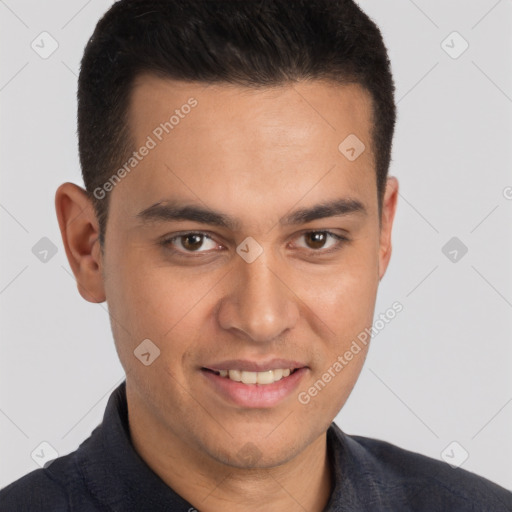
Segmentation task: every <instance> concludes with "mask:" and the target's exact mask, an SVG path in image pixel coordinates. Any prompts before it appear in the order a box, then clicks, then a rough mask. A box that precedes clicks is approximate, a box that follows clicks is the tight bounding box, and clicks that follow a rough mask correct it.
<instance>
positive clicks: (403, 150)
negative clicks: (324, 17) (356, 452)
mask: <svg viewBox="0 0 512 512" xmlns="http://www.w3.org/2000/svg"><path fill="white" fill-rule="evenodd" d="M110 5H111V2H109V1H105V0H89V1H87V2H85V1H84V2H82V1H74V2H71V1H69V0H68V1H64V0H60V1H56V0H52V1H46V2H40V1H36V0H32V1H15V0H0V34H1V36H0V38H1V44H0V58H1V62H2V65H1V67H0V101H1V109H2V117H1V127H0V129H1V138H0V144H1V153H0V154H1V167H0V173H1V174H0V177H1V188H0V229H1V233H2V243H1V246H0V258H1V259H0V263H1V275H0V301H1V302H0V304H1V306H0V307H1V310H0V311H1V350H0V354H1V355H0V357H1V359H0V431H1V435H0V461H2V463H1V468H0V487H2V486H4V485H6V484H8V483H10V482H11V481H13V480H14V479H17V478H19V477H20V476H22V475H24V474H26V473H27V472H29V471H31V470H33V469H36V468H38V467H39V466H38V465H37V463H36V461H35V460H36V458H35V457H34V459H33V458H32V457H31V454H32V453H33V452H34V450H36V453H38V452H37V450H41V449H43V448H41V447H40V443H41V442H43V441H45V442H47V443H49V444H50V445H51V446H53V447H54V448H55V450H56V451H57V452H58V454H59V455H63V454H66V453H69V452H70V451H73V450H74V449H76V448H77V447H78V445H79V444H80V443H81V442H82V441H83V440H84V439H86V438H87V437H88V436H89V435H90V433H91V431H92V430H93V428H94V427H96V425H97V424H98V423H99V422H100V421H101V419H102V415H103V411H104V408H105V405H106V402H107V399H108V396H109V394H110V393H111V391H112V390H113V388H114V387H115V386H117V385H118V384H119V383H120V382H121V381H122V379H123V370H122V367H121V365H120V363H119V362H118V359H117V354H116V352H115V349H114V344H113V340H112V337H111V331H110V324H109V320H108V314H107V306H106V304H105V303H104V304H90V303H88V302H85V301H84V300H83V299H82V298H81V297H80V295H79V294H78V291H77V289H76V284H75V280H74V277H73V275H72V273H71V270H70V267H69V265H68V262H67V259H66V256H65V253H64V248H63V245H62V242H61V237H60V233H59V230H58V224H57V219H56V215H55V208H54V195H55V190H56V188H57V187H58V185H59V184H60V183H62V182H64V181H73V182H75V183H77V184H79V185H82V181H81V176H80V169H79V164H78V156H77V141H76V121H75V120H76V100H75V92H76V80H77V74H78V69H79V61H80V58H81V54H82V51H83V47H84V45H85V43H86V41H87V39H88V38H89V36H90V35H91V33H92V31H93V28H94V25H95V24H96V22H97V21H98V19H99V17H100V16H101V15H102V14H103V13H104V12H105V11H106V9H107V8H108V7H109V6H110ZM360 5H361V7H362V8H363V9H364V10H365V11H366V12H367V13H368V14H369V15H370V16H371V17H372V18H373V19H374V20H375V21H376V22H377V24H378V25H379V26H380V28H381V30H382V31H383V34H384V38H385V41H386V44H387V46H388V48H389V51H390V58H391V61H392V66H393V71H394V74H395V80H396V85H397V95H396V98H397V102H398V109H399V118H398V126H397V133H396V138H395V142H394V151H393V163H392V167H391V171H390V172H391V174H392V175H394V176H397V177H398V179H399V181H400V185H401V188H400V199H399V205H398V211H397V216H396V222H395V228H394V235H393V242H394V249H393V256H392V259H391V263H390V266H389V268H388V271H387V274H386V276H385V277H384V279H383V280H382V282H381V287H380V290H379V295H378V300H377V306H376V317H378V314H379V313H380V312H384V311H386V310H387V309H388V308H389V307H390V306H391V304H392V303H393V302H394V301H396V300H398V301H400V302H401V303H402V304H403V306H404V310H403V311H402V312H401V313H400V314H399V315H397V317H396V318H395V319H394V320H393V321H392V322H391V323H390V324H388V325H387V326H386V327H385V329H383V330H382V331H380V332H379V334H378V335H377V336H376V337H375V338H374V340H373V342H372V346H371V349H370V353H369V356H368V359H367V362H366V364H365V366H364V369H363V371H362V374H361V377H360V379H359V381H358V383H357V384H356V387H355V389H354V391H353V393H352V395H351V397H350V398H349V400H348V402H347V404H346V406H345V407H344V409H343V410H342V412H341V413H340V414H339V416H338V417H337V422H338V424H339V425H340V426H341V428H343V429H344V430H345V431H346V432H347V433H351V434H360V435H365V436H370V437H376V438H380V439H384V440H387V441H390V442H392V443H394V444H397V445H399V446H401V447H404V448H407V449H409V450H413V451H417V452H420V453H424V454H426V455H428V456H430V457H434V458H437V459H443V456H442V454H443V453H444V454H445V459H446V457H447V456H448V457H451V460H452V461H458V462H459V463H460V461H461V460H462V459H463V458H464V455H465V453H466V452H467V453H468V454H469V457H468V458H467V460H465V461H464V462H463V464H462V467H463V468H465V469H468V470H470V471H473V472H476V473H478V474H480V475H483V476H485V477H487V478H489V479H490V480H493V481H495V482H497V483H499V484H500V485H502V486H504V487H507V488H509V489H512V436H511V435H510V433H511V432H512V429H511V427H512V380H511V369H512V350H511V343H510V341H511V334H512V322H511V318H512V315H511V313H512V275H511V274H512V272H511V262H512V236H511V229H510V226H511V220H512V175H511V172H510V169H511V162H512V155H511V151H512V149H511V147H512V144H511V135H512V127H511V124H512V59H511V55H512V53H511V49H512V48H511V47H512V37H511V34H512V1H511V0H501V1H496V0H478V1H476V0H472V1H471V2H468V1H467V0H451V1H445V0H435V1H433V0H428V1H427V0H416V1H412V0H386V1H382V0H361V1H360ZM43 31H46V32H48V33H49V34H51V37H52V38H54V39H55V40H56V41H57V42H58V48H57V49H56V51H55V52H54V53H53V54H52V55H50V56H49V57H48V58H45V59H44V58H42V57H41V56H40V55H39V54H38V53H36V51H34V50H33V49H32V47H31V43H32V41H35V43H34V44H38V45H39V47H42V46H43V45H44V50H45V51H48V50H49V49H51V40H50V39H49V38H48V36H39V34H41V32H43ZM454 31H457V32H458V33H459V34H460V35H461V36H462V37H463V38H464V40H466V41H467V42H468V43H469V48H468V49H467V50H466V51H465V52H464V53H463V54H462V55H460V56H458V58H453V56H454V55H456V54H457V53H459V51H460V50H461V49H463V41H462V40H461V39H460V38H458V36H450V37H448V36H449V35H450V34H451V33H452V32H454ZM42 37H46V39H45V40H44V41H43V42H41V38H42ZM447 37H448V39H447ZM445 40H446V42H445V43H444V44H442V42H443V41H445ZM42 50H43V48H39V51H42ZM447 51H448V53H451V54H452V56H450V55H449V54H448V53H447ZM43 237H47V238H48V239H49V240H50V241H51V242H52V243H53V244H54V245H55V248H56V251H57V252H56V254H55V255H53V256H52V253H51V252H49V253H48V254H47V256H46V261H45V262H44V261H41V260H40V258H41V257H43V256H42V254H43V253H41V252H40V251H41V250H42V249H41V247H42V248H44V247H45V245H44V244H48V242H47V241H43V242H39V241H40V239H41V238H43ZM452 237H457V239H458V240H459V241H456V242H455V243H456V244H459V249H460V243H461V242H462V243H463V244H464V245H465V246H466V247H467V248H468V252H467V254H465V255H464V256H462V257H461V255H462V252H461V251H460V250H458V249H456V250H458V253H457V260H456V261H455V262H454V261H451V260H450V259H449V257H447V256H446V255H445V254H444V253H443V251H442V248H443V247H444V246H445V244H446V243H447V242H448V241H449V240H450V239H451V238H452ZM38 242H39V243H40V244H43V245H41V246H39V245H37V246H36V244H37V243H38ZM34 246H36V249H34V252H35V253H36V254H34V252H33V247H34ZM449 250H452V248H451V247H450V248H449ZM445 252H447V253H448V251H447V250H445ZM37 254H38V255H39V256H36V255H37ZM448 256H450V255H449V254H448ZM450 257H451V258H453V257H454V253H452V256H450ZM453 441H456V442H457V443H458V444H457V445H451V447H450V448H448V449H447V450H446V448H447V447H448V446H449V445H450V444H451V443H452V442H453ZM44 449H46V450H48V449H47V448H44ZM446 454H448V455H446Z"/></svg>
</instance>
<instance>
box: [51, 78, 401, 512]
mask: <svg viewBox="0 0 512 512" xmlns="http://www.w3.org/2000/svg"><path fill="white" fill-rule="evenodd" d="M190 97H194V98H195V99H197V101H198V104H197V106H196V107H195V108H194V109H192V110H191V112H190V113H189V114H188V115H186V116H185V117H184V118H183V119H181V120H180V123H179V124H178V125H177V126H175V127H174V129H173V131H172V132H171V133H170V134H169V135H166V136H165V137H164V138H163V140H162V141H161V142H159V143H158V145H157V146H156V148H154V149H152V150H151V151H150V152H149V154H148V155H147V156H146V157H145V158H144V159H143V160H142V161H141V162H140V163H139V164H138V166H137V167H136V168H135V169H134V170H132V171H131V172H130V174H128V175H127V176H126V177H125V178H124V179H122V180H121V182H120V183H119V184H117V185H116V186H115V188H114V189H113V190H112V191H111V192H109V193H110V194H111V196H110V207H109V217H108V223H107V230H106V239H105V240H106V242H105V243H106V245H105V254H104V255H103V254H102V252H101V251H100V246H99V241H98V223H97V219H96V217H95V215H94V211H93V209H92V204H91V202H90V201H89V200H88V198H87V195H86V193H85V191H84V190H83V189H82V188H80V187H78V186H76V185H74V184H73V183H64V184H62V185H61V186H60V187H59V188H58V190H57V193H56V197H55V204H56V210H57V216H58V220H59V226H60V229H61V233H62V238H63V242H64V246H65V249H66V254H67V257H68V260H69V263H70V266H71V268H72V270H73V272H74V275H75V277H76V280H77V285H78V290H79V292H80V294H81V295H82V297H83V298H84V299H86V300H88V301H90V302H102V301H105V300H106V301H107V302H108V307H109V312H110V315H111V324H112V332H113V336H114V340H115V345H116V349H117V352H118V354H119V358H120V361H121V363H122V365H123V367H124V369H125V371H126V374H127V376H126V380H127V400H128V410H129V424H130V433H131V437H132V441H133V444H134V447H135V449H136V450H137V452H138V453H139V454H140V455H141V457H142V458H143V459H144V460H145V461H146V463H147V464H148V465H149V466H150V467H151V468H152V469H153V471H155V473H156V474H158V475H159V476H160V477H161V479H162V480H163V481H164V482H166V483H167V484H168V485H169V486H171V487H172V488H173V489H174V490H175V491H176V492H177V493H178V494H180V495H181V496H182V497H184V498H185V499H186V500H188V501H189V502H190V503H191V504H192V505H194V506H195V507H196V508H199V509H200V510H204V511H210V512H213V511H220V510H222V511H224V510H226V507H227V509H229V510H234V509H235V508H233V507H236V510H239V511H260V510H262V511H263V510H290V511H295V510H300V511H303V510H308V511H321V510H322V509H323V508H324V506H325V505H326V504H327V501H328V499H329V495H330V493H331V490H332V475H331V472H330V468H329V464H328V460H327V452H326V430H327V428H328V427H329V425H330V424H331V422H332V421H333V419H334V418H335V416H336V415H337V413H338V412H339V411H340V409H341V407H342V406H343V405H344V404H345V402H346V400H347V398H348V396H349V394H350V392H351V391H352V389H353V387H354V385H355V383H356V380H357V378H358V376H359V374H360V372H361V368H362V365H363V363H364V360H365V358H366V354H367V349H368V347H362V350H361V351H360V352H359V353H358V354H357V355H356V356H354V358H353V359H352V360H351V361H350V363H349V364H348V365H347V366H346V367H344V368H343V370H342V371H341V372H340V373H339V374H337V376H336V377H335V378H333V379H332V380H331V382H330V383H329V384H328V385H327V386H325V388H324V389H323V390H322V391H321V392H319V393H318V395H317V396H315V397H314V398H312V399H311V401H310V402H309V403H308V404H302V403H300V402H299V400H298V399H297V395H298V393H299V392H300V391H305V390H307V389H308V388H309V387H310V386H312V385H313V384H314V383H315V381H317V380H318V379H319V378H321V376H322V374H323V373H324V372H326V371H327V369H328V368H329V367H331V366H332V365H333V363H334V362H335V361H336V360H337V357H338V356H339V355H343V354H344V353H345V352H346V350H348V349H349V347H350V345H351V343H352V341H353V340H354V339H356V337H357V335H358V334H359V333H360V332H362V331H364V329H365V328H369V327H370V326H371V325H372V321H373V315H374V309H375V300H376V295H377V289H378V285H379V282H380V279H381V278H382V277H383V275H384V273H385V271H386V268H387V266H388V262H389V259H390V255H391V231H392V224H393V219H394V215H395V210H396V204H397V195H398V181H397V179H396V178H395V177H389V178H388V181H387V186H386V191H385V196H384V201H383V208H382V215H381V218H380V221H381V222H380V223H379V212H378V203H377V187H376V178H375V170H374V169H375V162H374V155H373V152H372V148H371V139H370V129H371V126H372V125H371V123H372V120H371V100H370V96H369V95H368V94H367V93H366V91H365V90H364V89H362V88H361V87H360V86H359V85H356V84H351V85H346V86H339V85H335V84H331V83H328V82H323V81H318V80H316V81H309V82H299V83H294V84H293V85H286V86H280V87H276V88H265V89H260V90H250V89H247V88H243V87H239V86H228V85H225V84H223V85H218V84H216V85H209V86H205V85H204V84H197V83H183V82H173V81H171V80H164V79H161V78H156V77H153V76H151V75H141V76H139V77H138V79H137V81H136V83H135V85H134V88H133V93H132V96H131V103H130V107H129V118H128V120H129V126H130V129H131V132H132V136H133V139H134V143H135V144H134V149H135V148H139V147H140V146H141V145H142V144H144V142H145V141H146V138H147V136H148V135H150V134H151V133H152V131H153V130H154V129H155V127H156V126H158V125H159V124H160V123H161V122H163V121H165V120H167V119H168V118H169V116H170V114H169V113H172V112H173V111H174V110H175V109H176V108H178V109H179V108H180V107H181V106H182V105H184V104H185V103H186V102H187V100H188V99H189V98H190ZM349 134H356V135H357V137H358V138H359V139H360V140H361V141H363V142H364V144H365V146H366V150H365V151H364V152H363V153H362V154H361V155H360V156H359V157H358V158H357V159H356V160H355V161H353V162H351V161H349V160H348V159H347V158H345V156H343V155H342V154H341V153H340V151H339V150H338V145H339V144H340V142H342V141H343V140H344V139H345V138H346V137H347V136H348V135H349ZM341 197H350V198H353V199H357V200H359V201H360V202H361V203H362V204H363V205H364V207H365V209H366V214H361V213H350V214H347V215H344V216H338V217H329V218H322V219H317V220H313V221H311V222H308V223H304V224H300V225H293V226H281V225H280V224H279V219H280V218H281V217H283V216H284V215H285V214H287V213H289V212H290V211H291V210H295V209H297V208H299V207H310V206H313V205H316V204H318V203H320V202H323V201H326V200H329V199H337V198H341ZM167 199H180V200H183V201H187V202H188V203H192V204H194V205H199V206H207V207H208V208H211V209H213V210H216V211H220V212H223V213H225V214H228V215H230V216H233V217H235V218H236V219H238V220H239V222H240V227H239V229H236V230H229V229H226V228H223V227H218V226H211V225H206V224H201V223H198V222H193V221H188V220H186V221H172V222H152V223H145V224H144V223H142V222H141V221H140V219H138V218H137V217H136V215H137V213H139V212H140V211H142V210H143V209H145V208H147V207H149V206H151V205H152V204H154V203H156V202H159V201H163V200H167ZM308 230H309V231H311V230H329V231H332V232H333V233H337V234H340V235H345V236H347V237H348V238H349V241H348V242H337V241H336V240H335V239H332V238H330V237H326V238H325V239H324V241H323V244H322V240H320V242H316V243H315V239H314V238H311V236H308ZM190 231H194V232H195V231H201V232H206V233H207V234H208V235H209V236H210V237H211V238H212V240H210V239H208V238H203V239H202V241H203V245H201V239H200V240H199V242H195V243H196V245H193V246H192V249H188V250H189V252H188V253H187V248H189V247H190V246H187V245H182V244H186V240H183V238H182V239H177V240H176V241H175V242H173V244H170V243H169V244H168V246H167V248H166V247H164V246H162V245H159V243H158V242H159V241H160V240H162V239H163V238H164V237H170V236H171V235H174V234H176V233H181V234H184V233H186V232H190ZM249 236H250V237H252V238H254V239H255V240H256V241H257V242H258V244H259V245H260V246H261V247H262V249H263V253H262V254H261V255H260V256H259V257H258V258H257V259H256V260H255V261H254V262H252V263H248V262H246V261H245V260H244V259H243V258H241V257H240V256H239V255H238V254H237V252H236V248H237V246H238V245H239V244H241V243H242V242H243V241H244V240H245V239H246V237H249ZM193 241H194V240H193ZM338 244H339V245H338ZM171 247H173V248H174V249H175V250H177V251H179V252H181V254H182V256H181V257H178V256H177V255H174V254H173V253H172V252H171V251H170V248H171ZM333 247H338V250H337V251H334V252H331V253H325V251H326V250H328V249H331V248H333ZM194 250H195V251H196V252H194V253H193V254H192V255H191V251H194ZM315 251H316V252H315ZM197 252H200V253H201V254H200V255H199V256H197ZM322 252H324V254H323V255H321V254H320V253H322ZM146 338H149V339H150V340H152V341H153V343H154V344H155V345H157V346H158V347H159V349H160V351H161V352H160V356H159V357H158V358H157V359H155V360H154V362H153V363H152V364H151V365H149V366H145V365H143V364H141V362H140V361H139V359H137V358H136V357H135V356H134V353H133V352H134V349H135V348H136V347H137V346H138V345H139V344H140V343H141V341H142V340H144V339H146ZM273 357H279V358H286V359H292V360H296V361H300V362H303V363H304V364H305V365H307V367H308V369H307V370H306V373H305V375H304V376H303V378H302V381H301V382H300V385H299V387H298V389H297V390H296V391H295V392H293V393H292V394H291V395H290V396H289V397H287V398H286V399H285V400H283V401H281V402H280V403H279V404H278V405H276V406H274V407H267V408H249V407H240V406H235V405H233V404H231V403H228V402H227V401H226V400H225V399H224V398H223V397H221V396H220V395H219V394H218V393H217V392H216V391H214V389H213V388H212V386H211V385H210V383H209V382H208V381H207V379H205V378H204V375H203V373H202V372H201V370H200V368H201V367H203V366H208V363H213V362H215V361H221V360H228V359H248V360H253V361H264V360H268V359H271V358H273ZM249 441H250V442H251V443H252V445H247V443H248V442H249ZM244 447H245V448H244ZM247 450H249V453H251V454H252V457H249V458H247V457H245V458H244V457H243V456H242V454H243V453H247ZM191 475H193V476H192V477H191ZM230 507H231V508H230ZM269 507H270V508H269Z"/></svg>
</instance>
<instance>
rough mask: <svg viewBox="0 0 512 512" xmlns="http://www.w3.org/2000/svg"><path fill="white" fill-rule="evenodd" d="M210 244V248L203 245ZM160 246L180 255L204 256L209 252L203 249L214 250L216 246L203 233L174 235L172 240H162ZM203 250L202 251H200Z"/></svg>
mask: <svg viewBox="0 0 512 512" xmlns="http://www.w3.org/2000/svg"><path fill="white" fill-rule="evenodd" d="M206 242H210V243H211V247H208V246H206V248H205V243H206ZM161 243H162V245H163V246H164V247H168V248H169V249H171V250H173V251H174V252H176V253H181V254H187V253H188V254H192V253H198V254H204V253H207V252H211V251H208V250H204V249H215V248H216V247H217V244H216V243H215V242H214V240H212V238H211V237H209V236H208V235H207V234H205V233H193V232H192V233H183V234H181V235H175V236H173V237H172V238H168V239H166V240H163V241H162V242H161ZM206 245H207V244H206ZM200 249H203V250H200Z"/></svg>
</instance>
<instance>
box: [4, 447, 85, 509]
mask: <svg viewBox="0 0 512 512" xmlns="http://www.w3.org/2000/svg"><path fill="white" fill-rule="evenodd" d="M83 486H84V482H83V478H82V475H81V472H80V469H79V465H78V464H77V450H75V451H74V452H71V453H69V454H67V455H63V456H61V457H58V458H56V459H54V460H53V461H51V462H50V463H49V464H48V465H47V466H46V467H44V468H41V469H35V470H34V471H31V472H30V473H28V474H26V475H24V476H22V477H21V478H19V479H18V480H15V481H14V482H12V483H11V484H9V485H7V486H6V487H4V488H3V489H0V512H47V511H49V510H51V511H52V512H67V511H69V510H76V505H77V500H76V498H77V496H84V492H83V490H82V488H83ZM79 501H80V502H82V500H79ZM81 504H82V505H84V506H85V505H86V503H81ZM80 510H95V509H94V508H87V507H85V508H80Z"/></svg>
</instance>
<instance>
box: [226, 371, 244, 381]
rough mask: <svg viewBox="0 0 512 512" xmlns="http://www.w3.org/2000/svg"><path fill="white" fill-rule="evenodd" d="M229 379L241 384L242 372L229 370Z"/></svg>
mask: <svg viewBox="0 0 512 512" xmlns="http://www.w3.org/2000/svg"><path fill="white" fill-rule="evenodd" d="M229 378H230V379H231V380H236V381H237V382H240V381H241V380H242V372H239V371H238V370H229Z"/></svg>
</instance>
